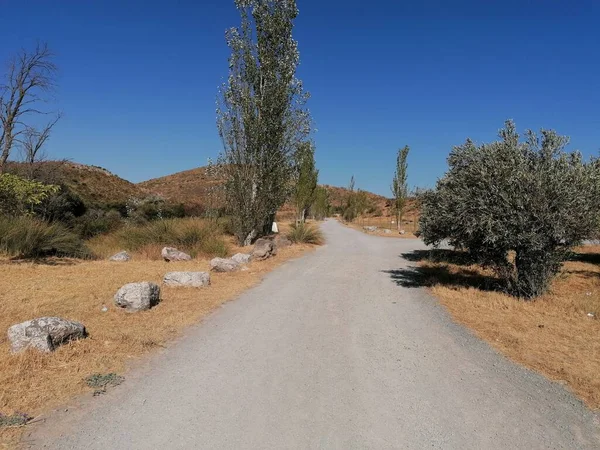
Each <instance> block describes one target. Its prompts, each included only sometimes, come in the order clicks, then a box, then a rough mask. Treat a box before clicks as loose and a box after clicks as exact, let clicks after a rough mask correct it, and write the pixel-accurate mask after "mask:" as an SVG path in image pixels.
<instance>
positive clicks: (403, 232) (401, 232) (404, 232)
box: [398, 230, 406, 234]
mask: <svg viewBox="0 0 600 450" xmlns="http://www.w3.org/2000/svg"><path fill="white" fill-rule="evenodd" d="M398 233H400V234H406V231H404V230H400V231H399V232H398Z"/></svg>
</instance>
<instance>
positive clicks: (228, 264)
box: [210, 258, 240, 272]
mask: <svg viewBox="0 0 600 450" xmlns="http://www.w3.org/2000/svg"><path fill="white" fill-rule="evenodd" d="M210 268H211V270H212V271H213V272H235V271H236V270H238V269H239V268H240V264H239V263H237V262H236V261H234V260H233V259H228V258H214V259H212V260H211V261H210Z"/></svg>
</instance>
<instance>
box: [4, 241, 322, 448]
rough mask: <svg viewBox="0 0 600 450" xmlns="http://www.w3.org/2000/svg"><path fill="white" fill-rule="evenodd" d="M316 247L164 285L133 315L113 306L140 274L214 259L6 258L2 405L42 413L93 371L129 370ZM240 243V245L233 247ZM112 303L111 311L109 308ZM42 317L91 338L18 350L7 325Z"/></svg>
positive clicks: (155, 274) (7, 433) (153, 276)
mask: <svg viewBox="0 0 600 450" xmlns="http://www.w3.org/2000/svg"><path fill="white" fill-rule="evenodd" d="M309 248H311V247H310V246H292V247H289V248H284V249H280V251H279V254H278V255H277V257H275V258H272V259H269V260H267V261H263V262H255V263H252V264H251V265H250V266H249V269H250V270H248V271H242V272H236V273H231V274H212V285H211V286H210V287H209V288H205V289H201V290H198V289H185V288H171V287H167V286H163V287H162V302H161V303H160V304H159V305H158V306H156V307H155V308H153V309H151V310H149V311H145V312H141V313H137V314H128V313H126V312H124V311H122V310H120V309H118V308H116V307H114V306H113V303H112V298H113V295H114V293H115V292H116V291H117V289H118V288H119V287H121V286H122V285H123V284H125V283H129V282H135V281H153V282H156V283H159V284H160V283H161V281H162V278H163V276H164V274H165V273H166V272H169V271H173V270H194V271H197V270H208V269H209V265H208V261H199V260H195V261H189V262H181V263H166V262H162V261H152V260H148V259H146V258H145V257H144V255H142V254H134V259H133V260H132V261H130V262H127V263H110V262H107V261H86V262H80V261H72V260H53V261H49V263H48V264H33V263H14V262H7V261H2V262H0V270H2V277H1V278H0V292H2V300H1V301H2V315H0V330H3V331H2V333H1V334H0V412H2V413H5V414H12V413H13V412H16V411H23V412H26V413H28V414H30V415H33V416H35V415H37V414H39V413H40V412H41V411H42V410H44V409H47V408H52V407H55V406H58V405H60V404H61V403H63V402H65V401H66V400H68V399H69V398H70V397H72V396H74V395H77V394H81V393H82V392H85V391H88V390H89V388H88V387H86V384H85V382H84V378H86V377H87V376H89V375H91V374H94V373H111V372H116V373H121V374H122V373H123V371H125V370H126V367H127V362H128V361H131V360H133V359H135V358H138V357H140V356H141V355H144V354H146V353H148V352H150V351H152V350H154V349H156V348H157V347H161V346H163V345H165V343H166V342H168V341H169V340H170V339H172V338H173V337H175V336H177V335H178V334H179V333H180V331H181V330H182V329H183V328H185V327H187V326H189V325H191V324H194V323H196V322H198V321H199V320H200V319H201V318H202V317H203V316H205V315H206V314H208V313H209V312H211V311H212V310H214V309H215V308H216V307H218V306H219V305H221V304H222V303H224V302H226V301H228V300H230V299H233V298H235V297H236V296H238V295H240V294H241V293H242V292H243V291H244V290H246V289H248V288H249V287H251V286H253V285H255V284H256V283H258V282H259V281H260V280H261V279H262V277H263V276H264V275H265V274H266V273H267V272H269V271H271V270H272V269H274V268H275V267H276V266H278V265H280V264H281V263H283V262H284V261H286V260H288V259H290V258H294V257H297V256H299V255H300V254H302V253H303V252H304V251H306V250H307V249H309ZM233 250H237V249H235V248H234V249H233ZM104 305H106V306H108V308H109V309H108V312H102V307H103V306H104ZM40 316H60V317H64V318H67V319H72V320H77V321H80V322H82V323H84V324H85V326H86V328H87V329H88V332H89V335H90V336H89V337H88V338H87V339H84V340H81V341H77V342H73V343H70V344H68V345H66V346H63V347H60V348H59V349H58V350H56V351H55V352H54V353H52V354H39V353H35V352H33V351H28V352H25V353H24V354H19V355H12V354H11V353H10V351H9V343H8V339H7V337H6V333H5V331H6V329H7V328H8V327H9V326H10V325H13V324H15V323H18V322H23V321H25V320H29V319H32V318H35V317H40ZM20 432H21V431H20V430H18V429H4V430H0V446H1V445H2V442H4V445H5V446H9V445H14V444H15V442H16V440H17V439H18V437H19V435H20Z"/></svg>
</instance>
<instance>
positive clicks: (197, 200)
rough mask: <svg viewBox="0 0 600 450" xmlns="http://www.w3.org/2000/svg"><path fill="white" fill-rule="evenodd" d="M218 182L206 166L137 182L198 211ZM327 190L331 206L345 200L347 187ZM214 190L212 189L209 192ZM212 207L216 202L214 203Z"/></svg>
mask: <svg viewBox="0 0 600 450" xmlns="http://www.w3.org/2000/svg"><path fill="white" fill-rule="evenodd" d="M221 183H222V181H220V180H219V179H216V178H213V177H210V176H209V175H208V173H207V168H206V167H198V168H196V169H191V170H186V171H183V172H178V173H174V174H172V175H167V176H164V177H160V178H154V179H152V180H148V181H144V182H142V183H139V184H138V186H140V187H142V188H143V189H144V190H146V191H148V192H153V193H156V194H158V195H161V196H163V197H165V198H166V199H167V200H171V201H173V202H178V203H183V204H184V205H185V207H186V209H192V208H193V209H195V210H201V209H203V208H206V207H207V199H208V197H209V193H210V192H211V188H212V187H214V186H218V185H219V184H221ZM324 187H325V188H326V189H327V190H328V191H329V198H330V201H331V205H332V207H334V208H335V207H338V206H340V205H342V204H344V202H345V201H346V198H347V196H348V190H347V189H345V188H341V187H336V186H329V185H324ZM213 192H214V191H213ZM367 197H368V198H369V200H370V202H371V203H372V204H373V205H374V206H375V209H377V210H378V211H381V213H382V214H383V215H389V214H390V205H391V203H390V200H389V199H387V198H385V197H383V196H381V195H377V194H373V193H371V192H367ZM215 206H216V205H215ZM280 214H283V215H285V216H286V217H287V216H288V215H291V216H293V207H291V206H290V205H284V207H283V208H282V210H281V211H280Z"/></svg>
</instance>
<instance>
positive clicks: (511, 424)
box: [26, 221, 600, 450]
mask: <svg viewBox="0 0 600 450" xmlns="http://www.w3.org/2000/svg"><path fill="white" fill-rule="evenodd" d="M323 230H324V232H325V234H326V238H327V245H325V246H324V247H322V248H320V249H318V250H317V251H316V252H314V253H312V254H309V255H308V256H305V257H303V258H301V259H299V260H296V261H291V262H289V263H286V264H285V265H283V266H282V267H280V268H279V269H278V270H276V271H275V272H273V273H271V274H270V275H269V276H267V278H266V279H265V280H264V282H263V283H262V284H260V285H259V286H257V287H256V288H254V289H252V290H250V291H248V292H246V293H245V294H244V295H242V296H241V297H240V298H239V299H237V300H235V301H233V302H230V303H228V304H226V305H225V306H224V307H222V308H220V309H219V310H218V311H216V312H215V313H214V314H212V315H211V316H209V317H208V318H207V319H206V320H205V321H204V322H203V323H202V324H200V325H199V326H197V327H194V328H192V329H191V330H189V332H188V333H186V335H185V336H184V337H183V338H182V339H180V340H179V341H178V342H176V343H174V344H173V345H171V346H170V347H169V348H167V349H165V350H164V351H162V352H161V353H160V354H158V355H156V356H154V357H152V358H150V359H149V361H148V362H147V363H146V364H144V366H143V367H139V368H136V369H134V370H133V371H132V372H131V373H129V374H127V380H126V382H125V383H124V384H123V385H121V386H119V387H117V388H115V389H113V390H112V391H110V392H109V393H107V394H106V395H104V396H101V397H97V398H94V399H92V398H86V399H83V400H80V401H79V402H77V404H75V405H71V406H70V407H69V408H68V411H67V412H65V411H64V409H61V412H57V413H55V414H53V415H51V416H50V418H49V419H48V420H47V421H46V422H45V423H43V424H41V425H39V426H37V428H34V431H33V432H32V433H31V434H30V435H29V436H26V444H27V445H29V446H31V447H32V448H52V449H71V448H73V449H86V450H92V449H102V450H105V449H165V450H166V449H192V448H197V449H211V450H216V449H342V450H349V449H423V448H439V449H496V448H498V449H500V448H506V449H541V448H545V449H550V448H551V449H558V448H569V449H577V448H580V449H584V448H585V449H587V448H589V449H591V448H595V449H598V448H600V422H599V420H598V416H597V415H595V414H594V413H592V412H591V411H589V410H588V409H586V408H585V407H584V406H583V405H582V404H581V402H580V401H578V400H577V399H576V398H575V397H573V396H572V395H571V394H570V393H569V392H567V391H566V389H565V388H564V387H563V386H561V385H560V384H557V383H553V382H550V381H548V380H546V379H545V378H543V377H542V376H540V375H537V374H535V373H533V372H530V371H528V370H526V369H524V368H522V367H520V366H517V365H516V364H513V363H511V362H510V361H508V360H506V359H505V358H504V357H502V356H500V355H499V354H497V353H496V352H495V351H494V350H492V349H490V347H489V346H488V345H487V344H485V343H483V342H481V341H479V340H478V339H476V338H475V337H474V336H472V335H471V334H470V333H469V332H468V331H467V330H465V329H464V328H462V327H461V326H459V325H456V324H454V323H453V322H452V321H451V320H450V319H449V317H448V315H447V313H446V312H445V310H444V309H443V308H442V307H441V306H440V305H438V303H437V302H436V301H435V299H433V298H432V297H431V296H430V295H429V294H428V293H427V292H426V291H425V290H423V289H421V288H411V287H403V286H400V285H398V283H397V282H396V281H395V280H394V278H395V276H394V272H393V271H394V270H397V269H402V268H406V267H407V266H409V265H410V264H411V263H409V262H408V261H406V260H404V259H402V258H401V257H400V255H401V254H403V253H405V252H409V251H411V250H415V249H419V248H423V244H421V243H420V242H419V241H416V240H404V239H383V238H379V237H374V236H368V235H365V234H363V233H360V232H357V231H355V230H351V229H348V228H345V227H343V226H342V225H340V224H338V223H337V222H335V221H328V222H326V223H325V224H324V225H323ZM148 333H149V334H151V333H152V330H148ZM65 409H67V408H65Z"/></svg>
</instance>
